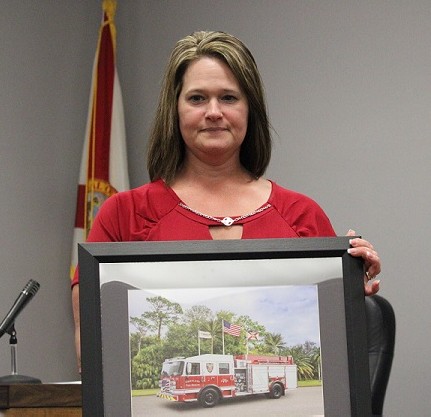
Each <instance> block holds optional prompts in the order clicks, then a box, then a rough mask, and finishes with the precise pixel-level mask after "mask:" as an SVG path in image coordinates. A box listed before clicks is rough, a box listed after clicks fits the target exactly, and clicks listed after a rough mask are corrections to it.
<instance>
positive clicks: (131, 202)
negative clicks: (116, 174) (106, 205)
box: [111, 180, 179, 212]
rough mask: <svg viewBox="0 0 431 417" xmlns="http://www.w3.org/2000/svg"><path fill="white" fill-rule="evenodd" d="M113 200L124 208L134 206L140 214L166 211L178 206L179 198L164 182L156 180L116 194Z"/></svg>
mask: <svg viewBox="0 0 431 417" xmlns="http://www.w3.org/2000/svg"><path fill="white" fill-rule="evenodd" d="M111 198H113V199H114V200H116V204H120V205H121V206H122V207H130V206H133V207H134V208H135V209H136V210H137V211H138V212H142V211H148V210H150V211H153V210H154V209H156V210H159V211H164V210H165V209H172V207H174V206H176V205H178V202H179V200H178V197H177V196H176V195H175V193H173V191H172V190H171V188H170V187H169V186H167V185H166V184H165V182H164V181H163V180H156V181H152V182H149V183H146V184H144V185H141V186H139V187H136V188H132V189H130V190H127V191H121V192H119V193H117V194H114V195H113V196H112V197H111Z"/></svg>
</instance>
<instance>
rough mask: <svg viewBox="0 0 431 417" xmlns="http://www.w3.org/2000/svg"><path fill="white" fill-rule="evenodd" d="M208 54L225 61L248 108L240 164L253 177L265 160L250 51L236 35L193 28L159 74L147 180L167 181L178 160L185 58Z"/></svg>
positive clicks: (262, 111)
mask: <svg viewBox="0 0 431 417" xmlns="http://www.w3.org/2000/svg"><path fill="white" fill-rule="evenodd" d="M204 56H209V57H213V58H217V59H220V60H221V61H223V62H224V63H225V64H227V65H228V67H229V68H230V70H231V71H232V73H233V74H234V76H235V78H236V79H237V81H238V83H239V85H240V87H241V90H242V91H243V93H244V94H245V96H246V98H247V102H248V106H249V116H248V126H247V133H246V136H245V138H244V141H243V143H242V145H241V150H240V161H241V164H242V165H243V166H244V167H245V168H246V169H247V170H248V171H249V172H250V173H251V174H252V175H253V176H255V177H256V178H258V177H260V176H262V175H263V173H264V172H265V170H266V168H267V166H268V164H269V161H270V158H271V136H270V132H269V121H268V115H267V110H266V102H265V96H264V91H263V85H262V81H261V77H260V74H259V70H258V68H257V66H256V62H255V60H254V58H253V55H252V54H251V52H250V51H249V50H248V48H247V47H246V46H245V45H244V44H243V43H242V42H241V41H240V40H239V39H238V38H236V37H234V36H232V35H229V34H227V33H224V32H194V33H192V34H191V35H189V36H186V37H185V38H183V39H181V40H179V41H178V42H177V43H176V45H175V47H174V49H173V51H172V53H171V56H170V59H169V61H168V65H167V67H166V71H165V75H164V78H163V83H162V89H161V92H160V97H159V103H158V107H157V112H156V116H155V118H154V123H153V128H152V131H151V134H150V140H149V146H148V153H147V168H148V173H149V176H150V179H151V180H152V181H154V180H157V179H160V178H162V179H164V180H165V181H166V182H167V183H170V182H171V181H172V180H173V179H174V178H175V176H176V174H177V173H178V171H179V170H180V169H181V166H182V163H183V161H184V154H185V148H184V141H183V139H182V137H181V132H180V129H179V121H178V111H177V105H178V96H179V94H180V92H181V89H182V86H183V77H184V73H185V72H186V70H187V68H188V66H189V65H190V63H191V62H193V61H195V60H197V59H199V58H201V57H204Z"/></svg>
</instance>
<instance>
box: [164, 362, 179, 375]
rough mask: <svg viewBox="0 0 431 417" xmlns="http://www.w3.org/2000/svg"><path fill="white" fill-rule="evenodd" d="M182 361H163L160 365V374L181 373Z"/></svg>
mask: <svg viewBox="0 0 431 417" xmlns="http://www.w3.org/2000/svg"><path fill="white" fill-rule="evenodd" d="M183 370H184V361H173V362H165V363H164V364H163V367H162V374H163V375H166V376H176V375H182V373H183Z"/></svg>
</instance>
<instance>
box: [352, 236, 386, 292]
mask: <svg viewBox="0 0 431 417" xmlns="http://www.w3.org/2000/svg"><path fill="white" fill-rule="evenodd" d="M355 235H356V233H355V231H354V230H349V231H348V232H347V236H355ZM350 244H351V246H352V247H351V248H350V249H348V253H350V255H352V256H357V257H361V258H362V259H363V260H364V265H365V275H364V289H365V295H373V294H376V293H377V292H378V291H379V289H380V280H378V279H375V278H376V277H377V275H378V274H380V271H381V264H380V258H379V255H378V253H377V252H376V251H375V250H374V247H373V245H372V244H371V243H370V242H368V241H367V240H365V239H360V238H355V239H351V240H350Z"/></svg>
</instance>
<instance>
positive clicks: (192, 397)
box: [157, 354, 297, 407]
mask: <svg viewBox="0 0 431 417" xmlns="http://www.w3.org/2000/svg"><path fill="white" fill-rule="evenodd" d="M159 385H160V392H159V393H158V394H157V396H158V397H160V398H165V399H168V400H171V401H179V402H191V401H199V403H200V404H201V405H202V406H203V407H214V406H215V405H216V404H217V403H218V402H219V401H220V400H221V399H222V398H232V397H239V396H244V395H252V394H262V393H265V394H267V396H268V397H270V398H280V397H281V396H282V395H285V391H286V390H287V389H293V388H296V387H297V369H296V365H295V364H294V363H293V359H292V357H291V356H260V355H213V354H206V355H199V356H192V357H189V358H172V359H166V360H165V362H164V363H163V366H162V372H161V377H160V383H159Z"/></svg>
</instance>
